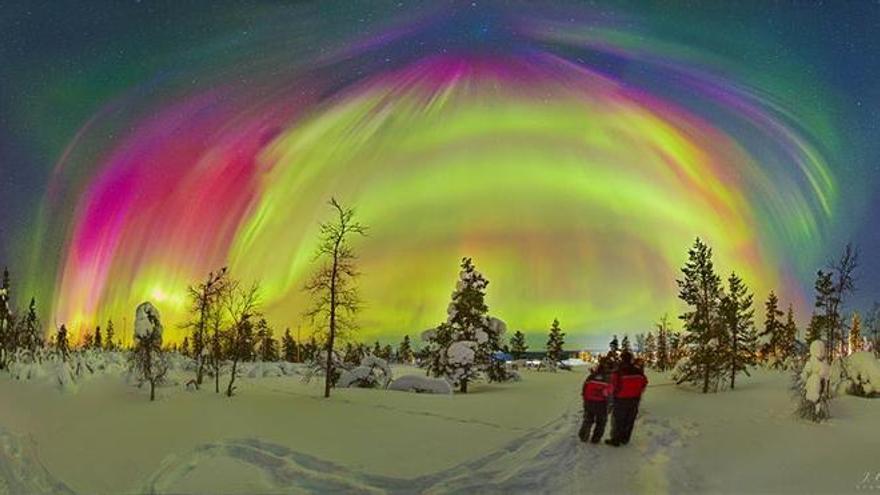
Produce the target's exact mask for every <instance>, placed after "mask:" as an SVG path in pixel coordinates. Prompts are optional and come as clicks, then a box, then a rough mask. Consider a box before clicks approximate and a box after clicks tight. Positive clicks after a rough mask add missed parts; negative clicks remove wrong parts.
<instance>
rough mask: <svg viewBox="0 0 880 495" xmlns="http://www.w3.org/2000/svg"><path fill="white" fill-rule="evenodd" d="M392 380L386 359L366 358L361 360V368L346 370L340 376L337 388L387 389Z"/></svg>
mask: <svg viewBox="0 0 880 495" xmlns="http://www.w3.org/2000/svg"><path fill="white" fill-rule="evenodd" d="M391 379H392V374H391V367H390V366H388V363H387V362H386V361H385V360H384V359H380V358H378V357H376V356H366V357H364V358H363V359H362V360H361V364H360V365H359V366H357V367H355V368H353V369H349V370H344V371H343V372H342V374H341V375H340V376H339V381H338V382H336V386H337V387H341V388H348V387H358V388H386V387H388V384H389V383H390V382H391Z"/></svg>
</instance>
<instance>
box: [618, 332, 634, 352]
mask: <svg viewBox="0 0 880 495" xmlns="http://www.w3.org/2000/svg"><path fill="white" fill-rule="evenodd" d="M620 349H621V352H628V353H632V348H631V347H630V344H629V335H624V336H623V340H622V341H620Z"/></svg>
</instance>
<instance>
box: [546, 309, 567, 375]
mask: <svg viewBox="0 0 880 495" xmlns="http://www.w3.org/2000/svg"><path fill="white" fill-rule="evenodd" d="M564 345H565V332H563V331H562V329H561V328H560V327H559V320H558V319H556V318H554V319H553V324H552V325H550V333H549V335H548V336H547V359H549V360H550V362H551V363H554V364H555V363H558V362H560V361H562V360H563V358H564V357H565V353H564V352H563V350H562V347H563V346H564Z"/></svg>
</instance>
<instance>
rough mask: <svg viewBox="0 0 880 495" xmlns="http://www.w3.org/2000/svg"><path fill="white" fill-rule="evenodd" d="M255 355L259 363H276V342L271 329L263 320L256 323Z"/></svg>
mask: <svg viewBox="0 0 880 495" xmlns="http://www.w3.org/2000/svg"><path fill="white" fill-rule="evenodd" d="M257 355H258V356H259V358H260V360H261V361H266V362H274V361H278V342H277V341H276V340H275V338H274V337H273V336H272V329H271V328H269V324H268V322H266V319H265V318H260V320H259V321H258V322H257Z"/></svg>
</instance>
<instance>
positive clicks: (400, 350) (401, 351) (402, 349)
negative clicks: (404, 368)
mask: <svg viewBox="0 0 880 495" xmlns="http://www.w3.org/2000/svg"><path fill="white" fill-rule="evenodd" d="M397 359H398V360H399V361H400V362H401V363H404V364H412V362H413V359H414V358H413V350H412V342H411V341H410V339H409V335H404V336H403V340H401V341H400V345H398V346H397Z"/></svg>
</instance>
